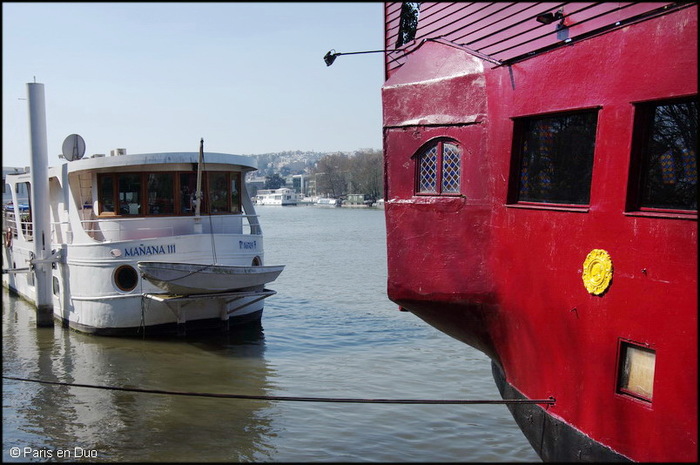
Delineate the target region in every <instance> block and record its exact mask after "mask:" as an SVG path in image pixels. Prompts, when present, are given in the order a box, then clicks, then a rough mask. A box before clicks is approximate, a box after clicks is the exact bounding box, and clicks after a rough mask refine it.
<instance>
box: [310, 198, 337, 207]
mask: <svg viewBox="0 0 700 465" xmlns="http://www.w3.org/2000/svg"><path fill="white" fill-rule="evenodd" d="M341 203H342V201H341V200H340V199H333V198H327V197H323V198H319V199H318V200H316V202H315V203H314V206H316V207H340V205H341Z"/></svg>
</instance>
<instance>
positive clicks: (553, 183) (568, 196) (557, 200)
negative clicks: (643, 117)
mask: <svg viewBox="0 0 700 465" xmlns="http://www.w3.org/2000/svg"><path fill="white" fill-rule="evenodd" d="M597 120H598V112H597V111H583V112H576V113H568V114H560V115H549V116H538V117H534V118H522V119H517V120H516V121H515V138H514V143H515V150H514V154H515V155H516V160H517V162H516V163H514V167H516V168H517V173H516V174H515V176H514V178H515V180H516V184H517V186H512V188H513V189H512V190H513V191H514V192H512V194H511V197H512V201H514V202H536V203H553V204H565V205H586V204H588V203H589V201H590V190H591V174H592V172H593V151H594V148H595V135H596V124H597Z"/></svg>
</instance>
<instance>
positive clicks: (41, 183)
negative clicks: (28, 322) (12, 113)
mask: <svg viewBox="0 0 700 465" xmlns="http://www.w3.org/2000/svg"><path fill="white" fill-rule="evenodd" d="M27 93H28V96H29V133H30V138H31V150H32V158H31V180H32V181H31V186H32V192H31V202H32V203H31V214H32V227H33V233H34V260H32V263H33V265H34V274H35V278H36V280H35V282H36V308H37V313H36V324H37V326H53V295H52V293H51V275H52V272H51V217H50V213H49V155H48V148H47V147H48V146H47V142H46V139H47V137H46V107H45V100H44V84H39V83H36V82H34V83H27Z"/></svg>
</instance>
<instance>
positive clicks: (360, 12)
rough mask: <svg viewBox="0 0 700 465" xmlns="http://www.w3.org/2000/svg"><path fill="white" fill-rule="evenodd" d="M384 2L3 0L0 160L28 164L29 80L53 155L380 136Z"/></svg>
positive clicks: (308, 145) (324, 147)
mask: <svg viewBox="0 0 700 465" xmlns="http://www.w3.org/2000/svg"><path fill="white" fill-rule="evenodd" d="M383 41H384V18H383V3H381V2H373V3H333V2H331V3H265V2H263V3H99V2H97V3H14V2H3V4H2V129H3V132H2V164H3V166H4V167H24V166H30V157H31V154H30V150H31V149H30V134H29V109H28V101H27V100H26V98H27V83H30V82H38V83H42V84H44V91H45V101H46V125H47V144H48V155H49V165H51V166H54V165H58V164H61V163H65V161H64V160H61V159H59V158H58V155H59V154H60V153H61V150H62V149H61V147H62V145H63V141H64V139H65V138H66V137H67V136H68V135H70V134H80V135H81V136H82V137H83V139H84V140H85V144H86V151H85V156H86V157H87V156H90V155H92V154H96V153H102V154H107V155H109V152H110V150H112V149H116V148H125V149H126V150H127V153H149V152H190V151H192V152H196V151H198V150H199V141H200V139H201V138H204V150H205V151H206V152H223V153H233V154H239V155H254V154H262V153H271V152H282V151H287V150H301V151H315V152H336V151H343V152H351V151H355V150H360V149H377V150H380V149H381V148H382V114H381V112H382V110H381V86H382V84H383V80H384V70H383V61H382V57H383V54H381V53H371V54H360V55H349V56H340V57H338V59H337V60H336V61H335V63H334V64H333V65H332V66H326V64H325V63H324V61H323V56H324V55H325V54H326V52H328V51H329V50H331V49H334V50H336V51H337V52H354V51H365V50H381V49H382V48H383Z"/></svg>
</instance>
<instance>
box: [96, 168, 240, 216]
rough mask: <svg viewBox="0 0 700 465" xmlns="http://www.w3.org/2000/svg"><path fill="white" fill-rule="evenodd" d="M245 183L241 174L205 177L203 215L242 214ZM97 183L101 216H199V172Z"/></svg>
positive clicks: (114, 177)
mask: <svg viewBox="0 0 700 465" xmlns="http://www.w3.org/2000/svg"><path fill="white" fill-rule="evenodd" d="M242 179H243V177H242V174H241V173H240V172H228V171H208V172H207V171H205V172H204V173H202V179H201V182H202V199H201V200H202V203H201V207H200V213H201V214H208V213H220V214H225V213H241V212H242V205H241V192H242V191H241V189H242ZM97 182H98V187H97V192H98V202H99V206H100V210H99V213H100V214H105V213H106V214H117V215H141V216H143V215H146V216H158V215H194V214H195V210H196V203H195V193H196V191H197V173H195V172H155V173H119V174H100V175H98V178H97ZM176 193H177V194H176ZM210 206H211V208H210Z"/></svg>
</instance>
